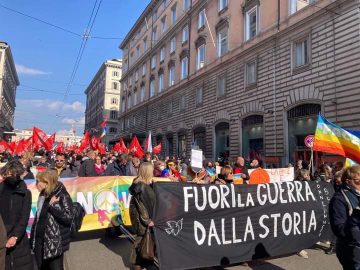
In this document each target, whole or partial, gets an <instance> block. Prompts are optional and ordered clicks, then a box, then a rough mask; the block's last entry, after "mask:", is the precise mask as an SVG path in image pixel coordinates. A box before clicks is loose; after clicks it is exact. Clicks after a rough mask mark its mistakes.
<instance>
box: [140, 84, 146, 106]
mask: <svg viewBox="0 0 360 270" xmlns="http://www.w3.org/2000/svg"><path fill="white" fill-rule="evenodd" d="M144 100H145V85H143V86H141V88H140V101H141V102H143V101H144Z"/></svg>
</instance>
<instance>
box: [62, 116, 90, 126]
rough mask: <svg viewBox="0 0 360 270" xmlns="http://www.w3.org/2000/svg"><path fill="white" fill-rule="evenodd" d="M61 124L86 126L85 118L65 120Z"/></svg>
mask: <svg viewBox="0 0 360 270" xmlns="http://www.w3.org/2000/svg"><path fill="white" fill-rule="evenodd" d="M61 123H63V124H68V125H73V124H76V125H84V124H85V117H81V118H79V119H73V118H64V119H63V120H62V121H61Z"/></svg>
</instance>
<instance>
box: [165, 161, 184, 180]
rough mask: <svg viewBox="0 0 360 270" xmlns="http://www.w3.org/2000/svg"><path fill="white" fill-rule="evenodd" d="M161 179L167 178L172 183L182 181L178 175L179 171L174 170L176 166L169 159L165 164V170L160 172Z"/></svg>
mask: <svg viewBox="0 0 360 270" xmlns="http://www.w3.org/2000/svg"><path fill="white" fill-rule="evenodd" d="M161 177H167V178H169V179H170V180H171V181H174V182H181V181H182V179H181V175H180V173H179V171H178V170H177V169H176V164H175V162H174V161H172V160H171V159H170V160H169V161H168V162H167V168H165V169H164V170H163V171H162V172H161Z"/></svg>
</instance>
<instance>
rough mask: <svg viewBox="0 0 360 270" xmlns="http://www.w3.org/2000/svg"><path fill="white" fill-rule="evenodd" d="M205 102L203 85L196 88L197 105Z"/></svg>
mask: <svg viewBox="0 0 360 270" xmlns="http://www.w3.org/2000/svg"><path fill="white" fill-rule="evenodd" d="M202 103H203V89H202V87H200V88H198V89H196V96H195V105H196V106H199V105H202Z"/></svg>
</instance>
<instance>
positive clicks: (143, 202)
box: [129, 162, 156, 269]
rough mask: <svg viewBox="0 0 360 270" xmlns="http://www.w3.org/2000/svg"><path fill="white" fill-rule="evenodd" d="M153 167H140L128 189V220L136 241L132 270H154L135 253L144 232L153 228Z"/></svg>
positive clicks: (149, 262)
mask: <svg viewBox="0 0 360 270" xmlns="http://www.w3.org/2000/svg"><path fill="white" fill-rule="evenodd" d="M153 172H154V166H153V165H152V163H150V162H144V163H142V164H141V165H140V168H139V173H138V175H137V177H136V178H135V179H134V181H133V183H132V185H131V186H130V188H129V192H130V194H131V195H132V198H131V201H130V218H131V224H132V225H133V230H134V232H135V234H136V235H137V239H136V241H135V244H134V246H133V249H132V254H131V263H132V264H133V266H132V269H142V267H145V268H146V269H156V267H155V265H154V262H153V261H150V260H144V259H142V258H141V257H140V256H139V254H137V252H136V247H137V244H138V243H139V242H140V241H141V239H142V237H143V236H144V235H145V233H146V230H147V229H148V228H149V229H150V228H151V227H153V226H154V223H153V221H152V215H153V208H154V205H155V199H156V197H155V192H154V191H153V189H152V183H153V177H154V174H153Z"/></svg>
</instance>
